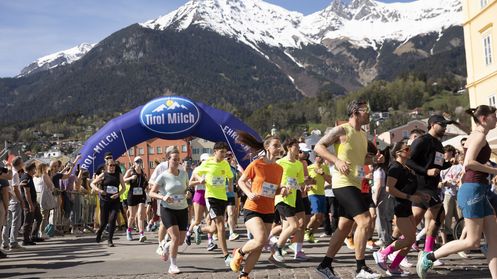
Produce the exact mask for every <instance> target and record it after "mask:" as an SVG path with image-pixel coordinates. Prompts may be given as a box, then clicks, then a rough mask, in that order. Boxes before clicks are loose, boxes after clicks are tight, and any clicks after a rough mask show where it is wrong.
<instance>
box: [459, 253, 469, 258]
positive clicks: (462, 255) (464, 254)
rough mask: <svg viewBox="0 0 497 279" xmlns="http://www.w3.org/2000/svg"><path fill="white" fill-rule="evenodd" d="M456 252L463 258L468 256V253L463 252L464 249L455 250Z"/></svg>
mask: <svg viewBox="0 0 497 279" xmlns="http://www.w3.org/2000/svg"><path fill="white" fill-rule="evenodd" d="M457 254H458V255H459V257H461V258H463V259H467V258H469V256H468V254H466V252H464V251H461V252H457Z"/></svg>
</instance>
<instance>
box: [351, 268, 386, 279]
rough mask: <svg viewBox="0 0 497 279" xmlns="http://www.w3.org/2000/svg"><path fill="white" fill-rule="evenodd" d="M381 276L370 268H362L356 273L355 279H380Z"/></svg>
mask: <svg viewBox="0 0 497 279" xmlns="http://www.w3.org/2000/svg"><path fill="white" fill-rule="evenodd" d="M380 277H381V274H378V273H375V272H374V271H373V270H372V269H371V268H369V267H367V266H363V267H362V268H361V271H360V272H356V274H355V278H356V279H359V278H361V279H377V278H380Z"/></svg>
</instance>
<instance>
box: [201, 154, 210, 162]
mask: <svg viewBox="0 0 497 279" xmlns="http://www.w3.org/2000/svg"><path fill="white" fill-rule="evenodd" d="M209 157H210V155H209V154H208V153H202V155H200V161H201V162H202V161H205V160H207V159H209Z"/></svg>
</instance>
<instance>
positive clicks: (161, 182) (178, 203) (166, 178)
mask: <svg viewBox="0 0 497 279" xmlns="http://www.w3.org/2000/svg"><path fill="white" fill-rule="evenodd" d="M155 183H156V184H157V185H158V186H159V190H160V193H161V194H162V195H163V196H168V197H171V198H172V201H171V202H165V201H163V200H162V201H161V202H160V204H161V206H163V207H165V208H169V209H174V210H180V209H185V208H187V207H188V203H187V202H186V189H187V187H188V174H186V172H185V171H184V170H179V174H178V175H174V174H172V173H170V172H169V171H165V172H163V173H161V174H160V175H159V176H158V177H157V179H156V180H155Z"/></svg>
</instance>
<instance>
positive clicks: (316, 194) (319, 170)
mask: <svg viewBox="0 0 497 279" xmlns="http://www.w3.org/2000/svg"><path fill="white" fill-rule="evenodd" d="M308 170H309V176H310V177H311V178H312V179H314V181H315V182H316V183H315V184H314V185H311V189H310V190H309V192H308V195H309V200H310V202H311V213H312V214H313V215H312V217H311V220H310V222H309V224H308V225H307V231H306V236H307V237H306V238H307V239H309V240H310V241H312V242H314V231H315V230H316V229H317V228H319V226H321V224H322V223H323V221H324V217H325V214H327V213H328V210H327V208H326V197H325V195H324V184H325V182H328V183H331V175H330V168H329V167H328V165H327V164H325V163H324V160H323V158H322V157H321V156H319V155H317V156H316V159H315V161H314V164H312V165H310V166H309V167H308Z"/></svg>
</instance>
